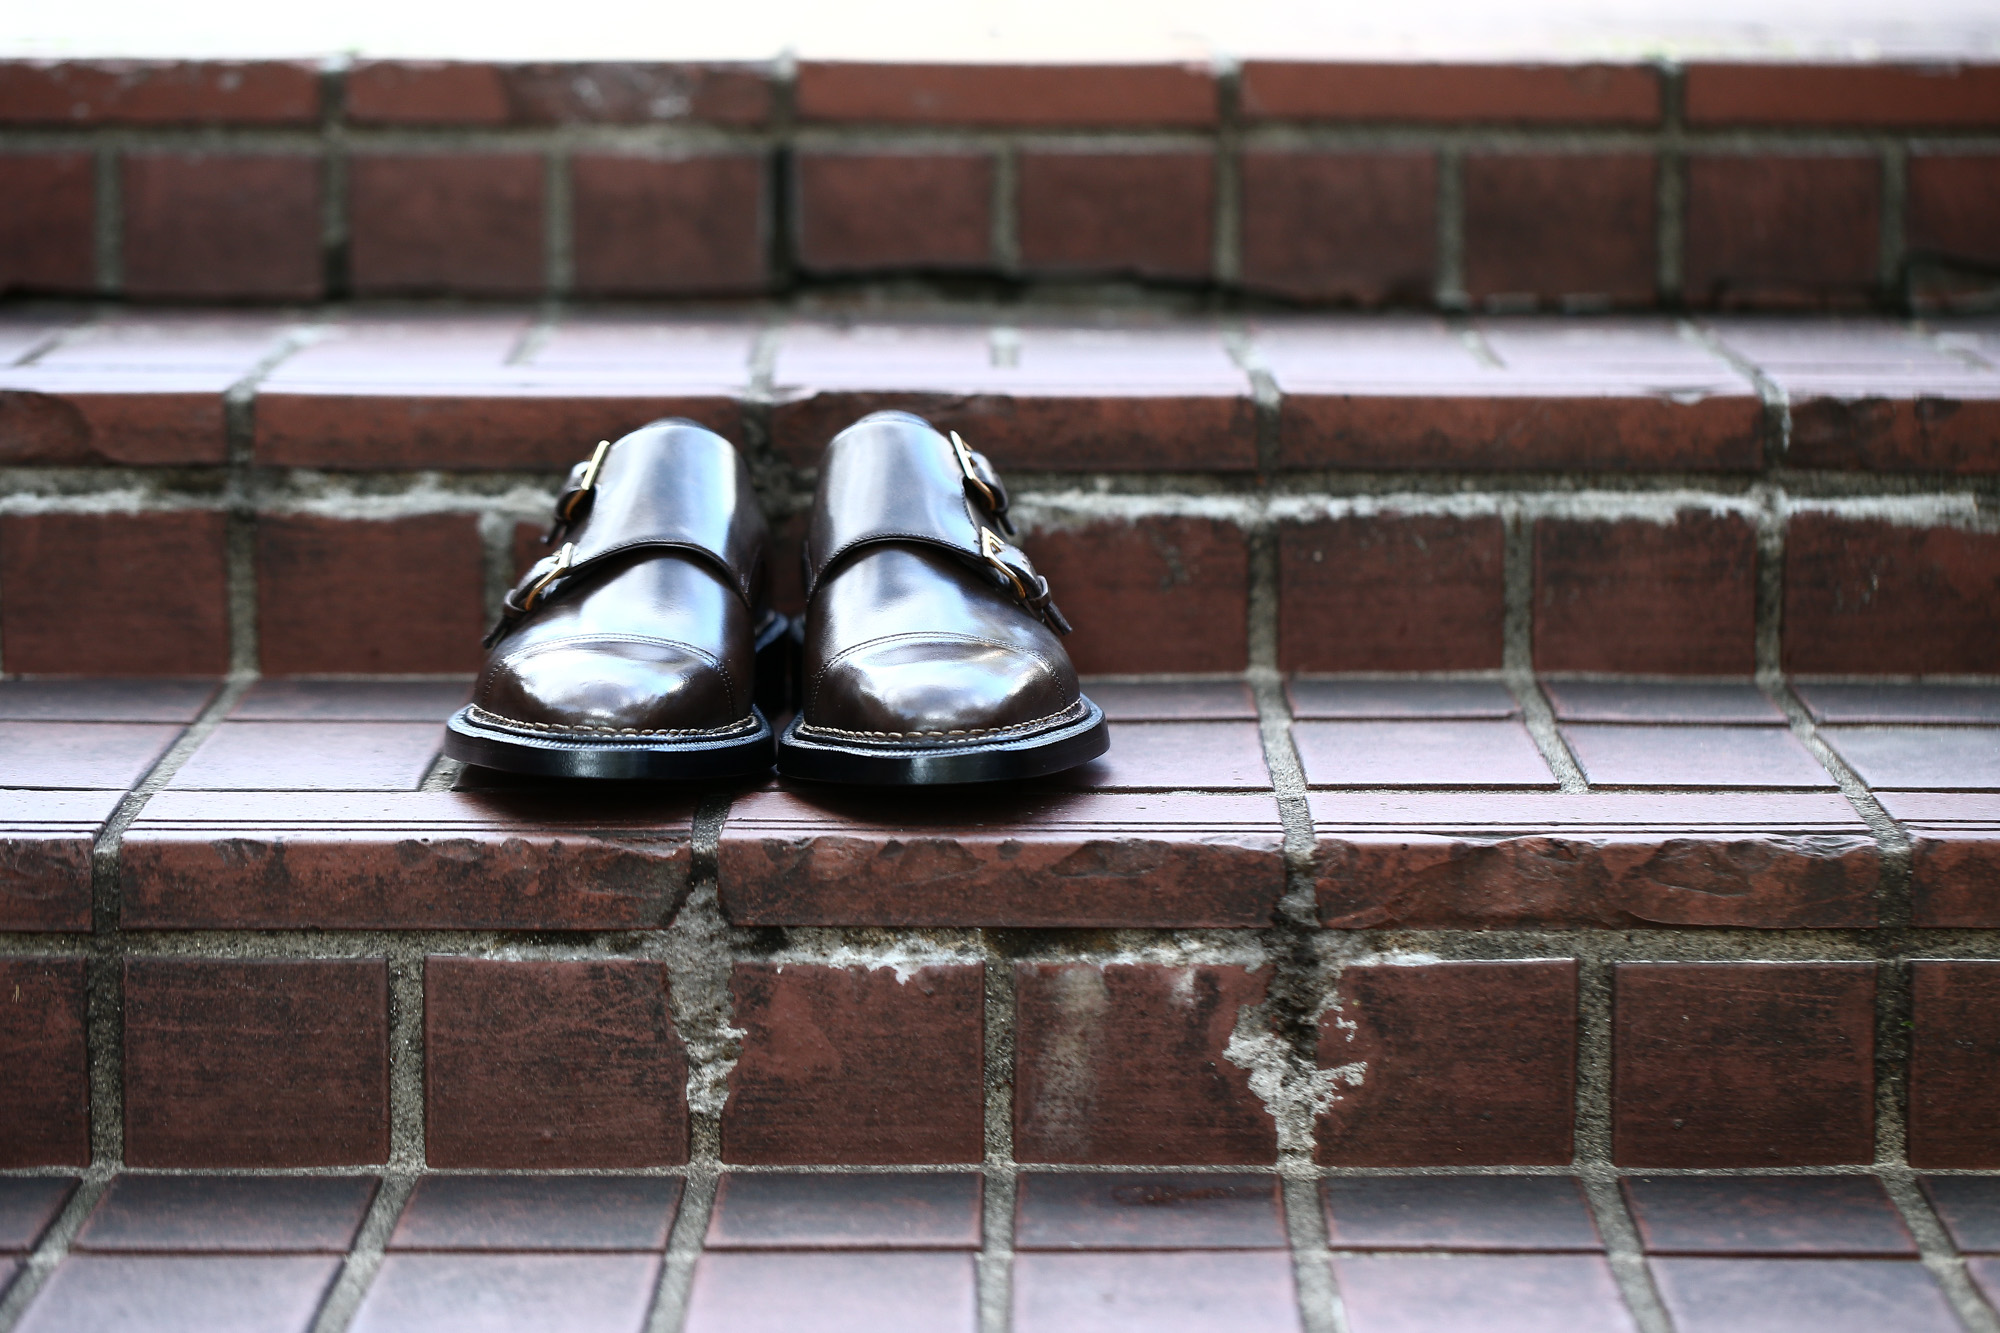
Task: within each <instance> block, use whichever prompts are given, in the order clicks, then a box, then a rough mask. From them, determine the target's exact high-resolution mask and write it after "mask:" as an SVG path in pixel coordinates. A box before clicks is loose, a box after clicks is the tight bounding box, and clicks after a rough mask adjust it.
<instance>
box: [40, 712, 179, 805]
mask: <svg viewBox="0 0 2000 1333" xmlns="http://www.w3.org/2000/svg"><path fill="white" fill-rule="evenodd" d="M180 731H181V729H180V728H179V727H177V726H171V725H161V724H158V723H141V722H124V723H104V722H0V787H12V788H28V789H32V788H47V789H52V790H53V789H61V788H71V789H75V790H81V791H89V790H96V791H124V790H125V789H126V788H128V787H131V786H134V785H136V784H137V783H138V782H139V780H140V779H141V778H143V777H145V776H146V773H147V771H148V770H149V769H151V768H152V767H153V765H154V764H155V763H157V762H159V758H160V756H161V755H162V754H164V753H166V749H167V747H168V746H169V745H172V744H173V743H174V741H175V740H176V739H178V738H179V736H180Z"/></svg>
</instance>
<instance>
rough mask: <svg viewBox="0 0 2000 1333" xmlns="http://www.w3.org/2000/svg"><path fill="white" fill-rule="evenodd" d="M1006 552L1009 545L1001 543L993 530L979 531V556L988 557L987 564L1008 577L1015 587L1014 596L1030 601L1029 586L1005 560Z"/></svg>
mask: <svg viewBox="0 0 2000 1333" xmlns="http://www.w3.org/2000/svg"><path fill="white" fill-rule="evenodd" d="M1006 551H1007V543H1005V542H1003V541H1001V540H1000V538H999V536H998V534H996V533H995V532H994V531H993V529H991V528H981V529H980V530H979V554H981V555H982V556H985V557H986V563H987V564H989V565H991V566H993V568H995V569H997V570H999V571H1000V572H1001V573H1002V574H1004V575H1006V577H1007V582H1009V583H1011V584H1013V585H1014V595H1015V596H1016V597H1018V598H1020V599H1021V600H1022V601H1024V602H1025V601H1027V600H1028V589H1027V585H1026V584H1024V583H1022V582H1021V576H1020V575H1019V574H1016V573H1015V572H1014V567H1013V566H1012V565H1010V564H1008V563H1007V561H1006V560H1005V558H1004V556H1005V554H1006Z"/></svg>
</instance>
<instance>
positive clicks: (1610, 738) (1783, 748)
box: [1562, 724, 1834, 790]
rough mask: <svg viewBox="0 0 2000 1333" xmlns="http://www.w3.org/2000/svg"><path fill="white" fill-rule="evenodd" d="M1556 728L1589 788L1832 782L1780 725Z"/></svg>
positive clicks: (1829, 784)
mask: <svg viewBox="0 0 2000 1333" xmlns="http://www.w3.org/2000/svg"><path fill="white" fill-rule="evenodd" d="M1823 734H1824V733H1823ZM1562 735H1563V739H1564V740H1565V741H1566V742H1568V744H1569V748H1570V751H1571V752H1572V753H1573V754H1574V755H1575V756H1576V762H1577V765H1578V767H1580V768H1581V769H1582V770H1583V776H1584V778H1585V780H1586V781H1588V782H1589V783H1590V785H1591V786H1592V787H1594V788H1595V787H1683V788H1688V787H1707V788H1714V789H1721V790H1730V789H1736V790H1743V789H1746V788H1757V787H1766V788H1785V787H1791V788H1810V787H1822V788H1831V787H1832V786H1833V785H1834V781H1833V775H1832V774H1830V773H1828V772H1827V771H1826V770H1825V769H1824V768H1822V767H1821V766H1820V762H1819V761H1818V760H1817V759H1815V758H1813V756H1812V753H1811V752H1810V751H1808V750H1807V749H1806V748H1805V746H1803V745H1801V744H1800V743H1799V740H1798V738H1797V737H1796V736H1794V735H1792V733H1791V732H1790V731H1789V730H1787V729H1786V728H1784V727H1741V726H1719V727H1718V726H1680V727H1661V726H1639V727H1631V726H1596V725H1590V724H1582V725H1578V724H1569V725H1566V726H1564V727H1563V729H1562Z"/></svg>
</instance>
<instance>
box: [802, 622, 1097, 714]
mask: <svg viewBox="0 0 2000 1333" xmlns="http://www.w3.org/2000/svg"><path fill="white" fill-rule="evenodd" d="M1066 675H1067V673H1066V672H1062V671H1060V670H1059V669H1057V668H1056V667H1055V665H1054V664H1052V663H1049V662H1046V661H1043V660H1042V659H1041V658H1040V657H1038V656H1036V655H1035V654H1034V653H1031V652H1026V651H1023V650H1022V649H1020V648H1018V647H1013V646H1008V645H1003V644H996V643H990V642H982V641H980V640H978V639H976V638H974V637H972V636H969V635H955V634H902V635H896V636H894V637H891V638H885V639H878V640H875V641H873V642H870V643H865V644H860V645H857V646H856V647H855V648H853V649H852V650H850V651H848V652H846V653H844V654H842V655H841V656H840V657H839V658H838V659H837V660H835V661H833V662H831V663H829V664H828V665H827V668H826V670H825V671H824V672H823V673H822V674H821V676H820V677H819V679H818V680H817V681H815V682H812V683H811V684H810V686H809V689H810V693H809V695H808V698H807V700H806V707H805V723H806V725H807V726H809V727H813V728H817V729H822V730H827V731H835V732H848V733H854V734H858V735H865V736H870V737H876V738H880V739H884V740H899V739H911V740H915V739H918V738H920V737H922V738H930V739H936V738H938V737H941V736H943V737H948V736H951V735H953V734H960V735H970V734H980V733H990V732H994V731H1005V730H1008V729H1011V728H1016V727H1022V726H1026V725H1028V724H1031V723H1035V722H1040V721H1043V720H1045V719H1047V718H1049V717H1050V716H1052V715H1054V714H1057V713H1060V712H1061V711H1062V710H1063V709H1064V708H1066V707H1068V706H1070V705H1072V704H1074V703H1075V702H1076V693H1075V690H1074V689H1073V688H1072V687H1071V686H1070V685H1069V684H1068V683H1067V682H1066V680H1065V679H1064V677H1065V676H1066Z"/></svg>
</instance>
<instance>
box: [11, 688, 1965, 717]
mask: <svg viewBox="0 0 2000 1333" xmlns="http://www.w3.org/2000/svg"><path fill="white" fill-rule="evenodd" d="M16 688H17V689H18V688H19V687H18V686H16ZM1793 688H1794V689H1795V690H1796V691H1797V693H1798V696H1799V698H1800V699H1801V700H1802V701H1804V703H1805V706H1806V707H1807V708H1809V709H1811V710H1812V715H1813V719H1814V720H1815V721H1818V722H1826V723H1833V724H1836V725H1837V724H1840V723H1855V722H1864V723H1865V722H1887V723H1894V724H1899V725H1904V726H1914V725H1922V724H1926V723H1928V724H1931V725H1935V726H1980V725H1987V726H1991V725H1996V724H2000V687H1995V686H1991V685H1937V684H1931V683H1928V682H1925V683H1909V682H1902V681H1870V682H1868V683H1866V684H1838V683H1833V682H1824V681H1800V682H1798V683H1797V684H1796V685H1794V686H1793Z"/></svg>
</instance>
